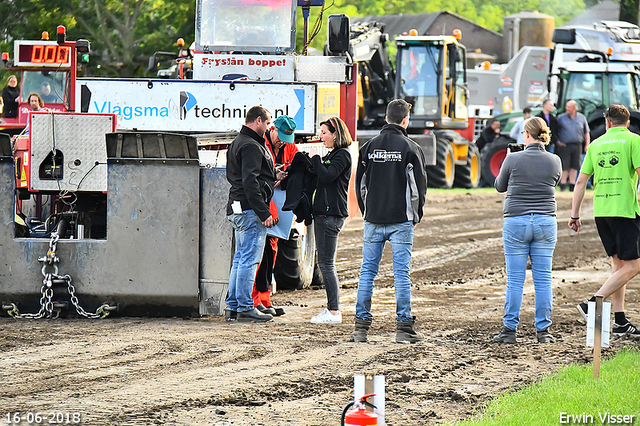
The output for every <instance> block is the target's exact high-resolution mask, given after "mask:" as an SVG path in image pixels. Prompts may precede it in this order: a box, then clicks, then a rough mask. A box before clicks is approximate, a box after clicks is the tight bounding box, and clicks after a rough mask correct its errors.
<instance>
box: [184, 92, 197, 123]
mask: <svg viewBox="0 0 640 426" xmlns="http://www.w3.org/2000/svg"><path fill="white" fill-rule="evenodd" d="M197 103H198V101H197V100H196V97H195V96H193V95H192V94H191V93H189V92H180V120H184V119H185V118H187V112H188V111H189V110H190V109H192V108H193V107H194V106H196V104H197Z"/></svg>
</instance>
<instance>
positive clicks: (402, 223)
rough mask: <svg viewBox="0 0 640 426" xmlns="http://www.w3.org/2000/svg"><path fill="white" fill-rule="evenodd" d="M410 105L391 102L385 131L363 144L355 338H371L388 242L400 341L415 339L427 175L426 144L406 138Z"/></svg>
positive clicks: (358, 174) (417, 338)
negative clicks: (417, 243)
mask: <svg viewBox="0 0 640 426" xmlns="http://www.w3.org/2000/svg"><path fill="white" fill-rule="evenodd" d="M410 109H411V105H410V104H408V103H407V102H405V101H404V100H401V99H396V100H393V101H391V102H390V103H389V105H388V106H387V113H386V120H387V123H388V124H386V125H385V126H384V127H383V128H382V131H381V132H380V135H378V136H376V137H375V138H373V139H371V140H370V141H369V142H367V143H365V144H364V145H363V146H362V147H361V148H360V155H359V158H358V169H357V172H356V195H357V198H358V205H359V206H360V210H361V211H362V214H363V216H364V220H365V224H364V236H363V247H362V267H361V270H360V280H359V283H358V296H357V301H356V319H355V321H356V324H355V330H354V332H353V333H352V334H351V341H353V342H366V341H367V332H368V330H369V327H370V326H371V321H372V319H373V317H372V315H371V313H370V310H371V298H372V296H373V280H374V278H375V276H376V275H377V273H378V267H379V264H380V258H381V257H382V251H383V249H384V245H385V242H386V241H390V242H391V246H392V248H393V271H394V280H395V292H396V302H397V306H396V342H398V343H416V342H419V341H420V340H421V337H420V336H419V335H418V334H417V333H416V332H415V330H414V324H415V317H414V316H412V315H411V280H410V279H409V261H410V260H411V250H412V248H413V228H414V225H416V224H417V223H418V222H420V219H422V214H423V210H422V208H423V205H424V202H425V198H426V194H427V175H426V165H425V158H424V153H423V152H422V148H420V146H419V145H418V144H417V143H415V142H414V141H412V140H411V139H410V138H409V137H408V136H407V131H406V128H407V126H408V124H409V111H410Z"/></svg>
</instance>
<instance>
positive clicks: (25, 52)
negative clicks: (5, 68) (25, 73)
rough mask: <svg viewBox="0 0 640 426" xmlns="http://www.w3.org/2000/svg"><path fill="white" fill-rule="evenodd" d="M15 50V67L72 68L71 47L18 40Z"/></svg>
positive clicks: (46, 42)
mask: <svg viewBox="0 0 640 426" xmlns="http://www.w3.org/2000/svg"><path fill="white" fill-rule="evenodd" d="M14 49H15V50H14V58H15V61H16V62H15V65H16V66H19V67H38V68H40V67H51V68H61V69H62V68H70V67H71V47H69V46H60V45H58V43H56V42H55V41H26V40H19V41H18V40H16V41H15V44H14Z"/></svg>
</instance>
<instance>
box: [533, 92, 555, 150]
mask: <svg viewBox="0 0 640 426" xmlns="http://www.w3.org/2000/svg"><path fill="white" fill-rule="evenodd" d="M554 109H556V106H555V105H554V104H553V101H552V100H551V99H546V100H545V101H544V103H543V104H542V111H540V113H539V114H538V115H536V117H540V118H542V119H543V120H544V122H545V123H547V126H548V127H549V130H551V141H550V142H549V144H548V145H547V151H549V152H555V149H556V142H557V141H558V119H557V118H556V116H555V115H553V114H552V112H553V110H554Z"/></svg>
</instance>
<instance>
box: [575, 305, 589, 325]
mask: <svg viewBox="0 0 640 426" xmlns="http://www.w3.org/2000/svg"><path fill="white" fill-rule="evenodd" d="M576 308H578V312H580V315H582V317H583V318H584V320H585V321H586V320H587V314H588V313H589V305H588V304H587V302H582V303H580V304H578V306H576Z"/></svg>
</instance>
